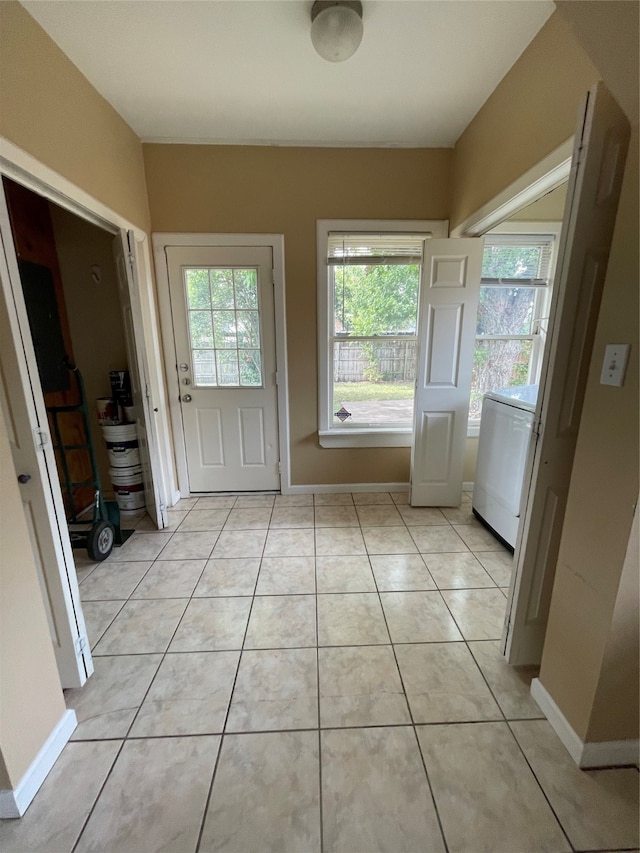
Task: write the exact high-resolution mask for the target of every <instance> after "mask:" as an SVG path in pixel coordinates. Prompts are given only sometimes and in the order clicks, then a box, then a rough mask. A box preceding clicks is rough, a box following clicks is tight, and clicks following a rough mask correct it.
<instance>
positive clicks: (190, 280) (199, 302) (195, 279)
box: [185, 270, 211, 308]
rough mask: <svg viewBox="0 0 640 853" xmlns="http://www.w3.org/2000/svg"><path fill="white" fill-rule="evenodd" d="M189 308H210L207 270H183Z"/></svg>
mask: <svg viewBox="0 0 640 853" xmlns="http://www.w3.org/2000/svg"><path fill="white" fill-rule="evenodd" d="M185 281H186V285H187V304H188V306H189V308H211V292H210V290H209V273H208V272H207V270H185Z"/></svg>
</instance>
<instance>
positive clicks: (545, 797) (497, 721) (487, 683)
mask: <svg viewBox="0 0 640 853" xmlns="http://www.w3.org/2000/svg"><path fill="white" fill-rule="evenodd" d="M442 598H443V601H444V603H445V606H446V608H447V610H448V611H449V613H450V614H451V618H452V619H453V621H454V622H455V624H456V627H457V628H458V631H460V635H461V636H462V638H463V640H464V644H465V646H466V648H467V650H468V652H469V654H470V655H471V659H472V660H473V662H474V663H475V665H476V667H477V669H478V672H479V673H480V676H481V678H482V680H483V681H484V683H485V684H486V686H487V689H488V690H489V693H490V694H491V696H492V698H493V701H494V702H495V703H496V707H497V708H498V710H499V712H500V714H501V715H502V720H485V721H483V722H486V723H494V722H495V723H500V724H501V725H502V724H505V725H506V726H507V729H508V731H509V733H510V735H511V737H512V738H513V740H514V741H515V743H516V746H517V748H518V750H519V751H520V753H521V754H522V757H523V758H524V760H525V763H526V764H527V767H528V768H529V770H530V771H531V775H532V776H533V778H534V779H535V781H536V783H537V785H538V787H539V788H540V791H541V792H542V796H543V797H544V799H545V801H546V803H547V805H548V806H549V809H550V810H551V813H552V814H553V816H554V818H555V819H556V822H557V824H558V826H559V827H560V831H561V832H562V834H563V835H564V837H565V838H566V840H567V843H568V844H569V847H570V848H571V850H572V851H575V848H574V846H573V844H572V843H571V839H570V838H569V836H568V834H567V832H566V831H565V828H564V826H563V825H562V822H561V820H560V818H559V817H558V815H557V814H556V810H555V809H554V807H553V806H552V804H551V801H550V800H549V797H548V796H547V794H546V791H545V790H544V788H543V787H542V784H541V783H540V780H539V779H538V777H537V775H536V774H535V772H534V770H533V767H532V766H531V764H530V763H529V760H528V759H527V756H526V755H525V753H524V750H523V749H522V747H521V746H520V743H519V742H518V739H517V737H516V736H515V734H514V732H513V730H512V728H511V726H510V725H509V719H508V718H507V715H506V714H505V712H504V710H503V708H502V705H501V704H500V702H499V701H498V698H497V696H496V695H495V693H494V691H493V688H492V687H491V685H490V684H489V681H488V679H487V678H486V676H485V674H484V672H483V671H482V668H481V667H480V664H479V663H478V661H477V660H476V658H475V655H474V654H473V651H472V650H471V648H470V647H469V643H470V642H478V641H477V640H467V639H466V637H465V636H464V634H463V633H462V629H461V628H460V625H459V624H458V622H457V620H456V618H455V616H454V614H453V611H452V610H451V608H450V607H449V604H448V603H447V601H446V599H445V598H444V596H443V597H442ZM494 642H495V641H494ZM478 722H481V721H478Z"/></svg>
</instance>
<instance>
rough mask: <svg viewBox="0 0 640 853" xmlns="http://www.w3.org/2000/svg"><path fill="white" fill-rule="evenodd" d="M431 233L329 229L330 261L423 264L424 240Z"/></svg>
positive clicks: (368, 264)
mask: <svg viewBox="0 0 640 853" xmlns="http://www.w3.org/2000/svg"><path fill="white" fill-rule="evenodd" d="M430 236H431V235H430V234H405V233H398V234H370V233H367V234H345V233H342V232H337V231H330V232H329V240H328V246H327V263H328V264H329V265H330V266H337V265H338V264H340V265H342V264H352V265H355V264H363V265H367V266H371V265H373V264H421V263H422V254H423V249H424V241H425V240H426V239H427V238H428V237H430Z"/></svg>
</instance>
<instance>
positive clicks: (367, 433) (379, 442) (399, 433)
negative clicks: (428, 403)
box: [318, 427, 413, 447]
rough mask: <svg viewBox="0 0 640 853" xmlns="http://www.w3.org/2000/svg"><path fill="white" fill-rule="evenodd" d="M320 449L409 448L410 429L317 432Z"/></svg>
mask: <svg viewBox="0 0 640 853" xmlns="http://www.w3.org/2000/svg"><path fill="white" fill-rule="evenodd" d="M318 440H319V441H320V447H411V445H412V443H413V430H412V429H411V427H396V428H391V429H327V430H319V431H318Z"/></svg>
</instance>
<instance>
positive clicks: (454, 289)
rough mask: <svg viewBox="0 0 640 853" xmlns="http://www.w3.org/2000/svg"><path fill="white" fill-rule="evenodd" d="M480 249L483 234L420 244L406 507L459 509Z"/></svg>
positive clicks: (480, 262) (474, 332)
mask: <svg viewBox="0 0 640 853" xmlns="http://www.w3.org/2000/svg"><path fill="white" fill-rule="evenodd" d="M483 245H484V239H483V238H482V237H474V238H468V239H464V240H458V239H454V240H442V239H440V240H426V241H425V257H424V263H423V267H422V270H423V272H422V283H421V288H420V323H419V357H418V372H417V378H416V395H415V407H414V411H415V415H414V418H415V420H414V435H413V448H412V452H411V499H410V503H411V505H412V506H458V505H459V503H460V500H461V498H462V472H463V467H464V450H465V443H466V439H467V422H468V419H469V395H470V393H471V371H472V368H473V352H474V346H475V334H476V315H477V312H478V294H479V291H480V277H481V273H482V249H483Z"/></svg>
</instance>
